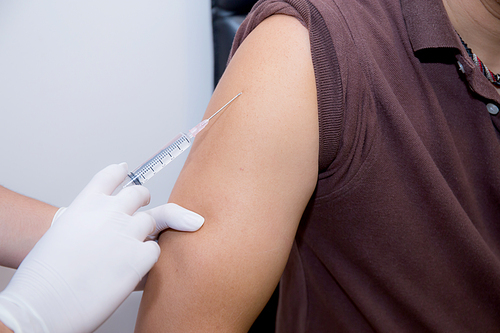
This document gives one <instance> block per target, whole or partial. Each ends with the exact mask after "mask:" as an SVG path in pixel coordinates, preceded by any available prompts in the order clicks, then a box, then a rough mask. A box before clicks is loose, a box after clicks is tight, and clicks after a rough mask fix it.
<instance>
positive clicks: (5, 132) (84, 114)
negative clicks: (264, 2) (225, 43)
mask: <svg viewBox="0 0 500 333" xmlns="http://www.w3.org/2000/svg"><path fill="white" fill-rule="evenodd" d="M211 36H212V32H211V16H210V1H208V0H195V1H185V0H168V1H164V0H163V1H161V0H141V1H137V0H136V1H132V0H87V1H83V0H81V1H77V0H71V1H68V0H46V1H34V0H26V1H19V0H0V116H1V118H0V184H1V185H3V186H5V187H7V188H9V189H11V190H14V191H17V192H19V193H22V194H25V195H28V196H31V197H34V198H36V199H39V200H42V201H45V202H48V203H50V204H53V205H55V206H67V205H69V204H70V202H71V200H72V199H73V198H74V197H75V196H76V195H77V194H78V193H79V191H80V190H81V189H82V188H83V187H84V186H85V184H86V183H87V182H88V181H89V180H90V178H91V177H92V175H94V174H95V173H96V172H97V171H99V170H100V169H102V168H103V167H105V166H107V165H108V164H111V163H119V162H123V161H125V162H127V163H128V164H129V168H131V169H133V168H135V167H137V166H138V165H139V164H141V163H142V162H144V161H145V160H146V159H147V158H148V157H150V156H151V155H152V154H154V153H155V152H156V151H157V150H158V149H159V148H161V147H162V146H163V145H164V144H165V143H167V142H168V141H169V140H170V139H171V138H172V137H173V136H175V135H176V134H177V133H178V132H180V131H181V130H182V131H185V130H187V129H189V128H191V126H193V125H194V124H196V123H197V122H198V121H200V120H201V118H202V115H203V112H204V110H205V107H206V105H207V103H208V100H209V98H210V95H211V92H212V66H213V65H212V37H211ZM186 156H187V154H184V155H183V156H181V157H179V158H178V159H177V160H175V161H174V162H172V164H171V165H169V167H168V168H166V169H165V170H163V171H162V172H161V173H160V174H158V175H157V176H156V177H155V178H153V179H152V180H151V181H150V182H149V183H148V184H146V186H147V187H148V188H149V189H150V190H151V194H152V201H151V206H156V205H159V204H162V203H164V202H166V201H167V198H168V196H169V193H170V191H171V189H172V186H173V184H174V182H175V179H176V177H177V175H178V173H179V171H180V169H181V166H182V164H183V162H184V160H185V157H186ZM12 273H13V270H9V269H5V268H2V269H1V270H0V290H2V289H3V288H4V287H5V286H6V284H7V283H8V280H9V279H10V277H11V276H12ZM141 296H142V294H141V293H133V294H132V296H131V297H129V298H128V299H127V301H126V302H125V303H124V304H123V305H122V306H121V307H120V308H119V310H118V311H117V312H116V313H115V314H114V315H113V316H112V317H111V318H110V319H109V320H108V321H107V322H106V323H105V324H104V325H103V326H101V328H99V329H98V330H97V332H101V333H103V332H120V333H127V332H133V330H134V325H135V317H136V314H137V310H138V306H139V302H140V298H141Z"/></svg>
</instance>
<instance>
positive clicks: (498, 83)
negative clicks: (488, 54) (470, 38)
mask: <svg viewBox="0 0 500 333" xmlns="http://www.w3.org/2000/svg"><path fill="white" fill-rule="evenodd" d="M458 37H460V35H458ZM460 40H461V41H462V45H463V46H464V47H465V50H466V51H467V54H468V55H469V57H470V58H471V59H472V61H474V63H475V64H476V66H477V67H479V69H480V70H481V71H482V72H483V74H484V76H486V78H487V79H488V80H490V82H491V83H493V84H494V85H495V87H497V88H499V87H500V74H495V73H493V72H492V71H490V70H489V69H488V67H486V65H485V64H484V63H483V62H482V61H481V60H479V58H478V57H477V55H476V54H475V53H474V52H472V50H471V49H470V47H468V46H467V44H465V42H464V40H463V39H462V37H460Z"/></svg>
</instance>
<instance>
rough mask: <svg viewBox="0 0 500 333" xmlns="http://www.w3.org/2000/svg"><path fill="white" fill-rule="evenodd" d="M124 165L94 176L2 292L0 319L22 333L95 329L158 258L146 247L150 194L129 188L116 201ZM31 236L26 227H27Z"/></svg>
mask: <svg viewBox="0 0 500 333" xmlns="http://www.w3.org/2000/svg"><path fill="white" fill-rule="evenodd" d="M126 175H127V167H126V165H124V164H121V165H111V166H109V167H107V168H105V169H104V170H102V171H100V172H99V173H97V174H96V175H95V176H94V178H93V179H92V180H91V181H90V183H89V184H88V185H87V186H86V187H85V189H84V190H83V191H82V192H81V193H80V194H79V195H78V197H77V198H76V199H75V200H74V201H73V203H72V204H71V205H70V206H69V207H68V208H67V209H66V210H65V211H64V212H63V213H62V214H61V215H60V216H59V217H58V218H57V220H56V221H55V223H54V224H53V226H52V227H51V228H50V229H49V230H48V231H47V232H46V233H45V235H44V236H43V237H42V238H41V239H40V241H39V242H38V243H37V244H36V245H35V247H34V248H33V250H32V251H31V252H30V253H29V254H28V255H27V256H26V258H25V259H24V261H23V262H22V263H21V265H20V266H19V269H18V270H17V272H16V273H15V275H14V277H13V278H12V280H11V282H10V283H9V285H8V286H7V288H6V289H5V290H4V291H3V292H2V293H0V320H1V321H2V322H3V323H4V324H5V325H6V326H7V327H9V328H10V329H11V330H13V331H14V332H16V333H20V332H30V333H33V332H50V333H71V332H92V331H94V330H95V329H96V328H97V327H98V326H99V325H101V324H102V323H103V322H104V321H105V320H106V319H107V318H108V317H109V316H110V315H111V314H112V313H113V312H114V311H115V310H116V308H117V307H118V306H119V305H120V304H121V303H122V302H123V301H124V300H125V298H126V297H127V296H128V295H129V294H130V293H131V291H132V290H133V289H134V287H135V286H136V285H137V283H138V282H139V281H140V280H141V278H142V277H143V276H144V275H145V274H146V273H147V272H148V271H149V270H150V269H151V267H152V266H153V265H154V263H155V262H156V261H157V260H158V257H159V255H160V248H159V246H158V244H156V243H155V242H152V241H148V242H143V241H144V239H145V238H146V236H147V235H149V234H150V233H151V232H153V230H154V228H155V222H154V219H152V218H151V216H150V215H148V214H146V213H136V214H134V213H135V211H136V210H137V209H138V208H140V207H141V206H144V205H146V204H147V203H148V202H149V191H148V190H147V189H146V188H145V187H142V186H132V187H129V188H126V189H124V190H122V191H121V192H120V193H119V194H118V195H116V196H110V194H111V193H112V192H113V190H114V189H115V188H116V187H117V186H118V185H119V184H120V183H121V182H122V181H123V180H124V178H125V177H126ZM27 232H29V230H27Z"/></svg>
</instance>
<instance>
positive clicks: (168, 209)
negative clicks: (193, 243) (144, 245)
mask: <svg viewBox="0 0 500 333" xmlns="http://www.w3.org/2000/svg"><path fill="white" fill-rule="evenodd" d="M144 213H147V214H149V215H151V216H152V217H153V218H154V219H155V221H156V228H155V231H154V232H153V233H151V234H150V235H149V236H148V237H147V238H148V239H149V240H155V239H156V238H158V235H159V234H160V232H162V231H163V230H165V229H168V228H172V229H176V230H179V231H196V230H198V229H200V228H201V226H202V225H203V222H204V221H205V219H204V218H203V217H202V216H200V215H198V214H196V213H194V212H192V211H190V210H187V209H185V208H183V207H181V206H179V205H176V204H174V203H168V204H164V205H161V206H158V207H155V208H153V209H150V210H146V211H144Z"/></svg>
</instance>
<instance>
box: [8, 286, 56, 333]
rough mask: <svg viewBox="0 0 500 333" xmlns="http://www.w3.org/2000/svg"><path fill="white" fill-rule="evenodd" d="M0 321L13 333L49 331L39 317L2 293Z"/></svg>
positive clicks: (41, 332) (42, 332) (46, 332)
mask: <svg viewBox="0 0 500 333" xmlns="http://www.w3.org/2000/svg"><path fill="white" fill-rule="evenodd" d="M0 321H1V322H2V323H3V324H4V325H5V326H7V327H8V328H9V329H11V330H12V331H13V332H14V333H31V332H33V333H48V332H49V330H48V328H47V327H45V325H44V324H43V321H42V320H40V318H38V317H37V316H36V315H35V314H34V313H33V312H31V311H29V310H28V309H26V308H25V307H23V306H22V305H20V304H18V303H17V302H16V301H15V300H13V299H11V298H10V297H7V296H5V295H4V293H2V294H0Z"/></svg>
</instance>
